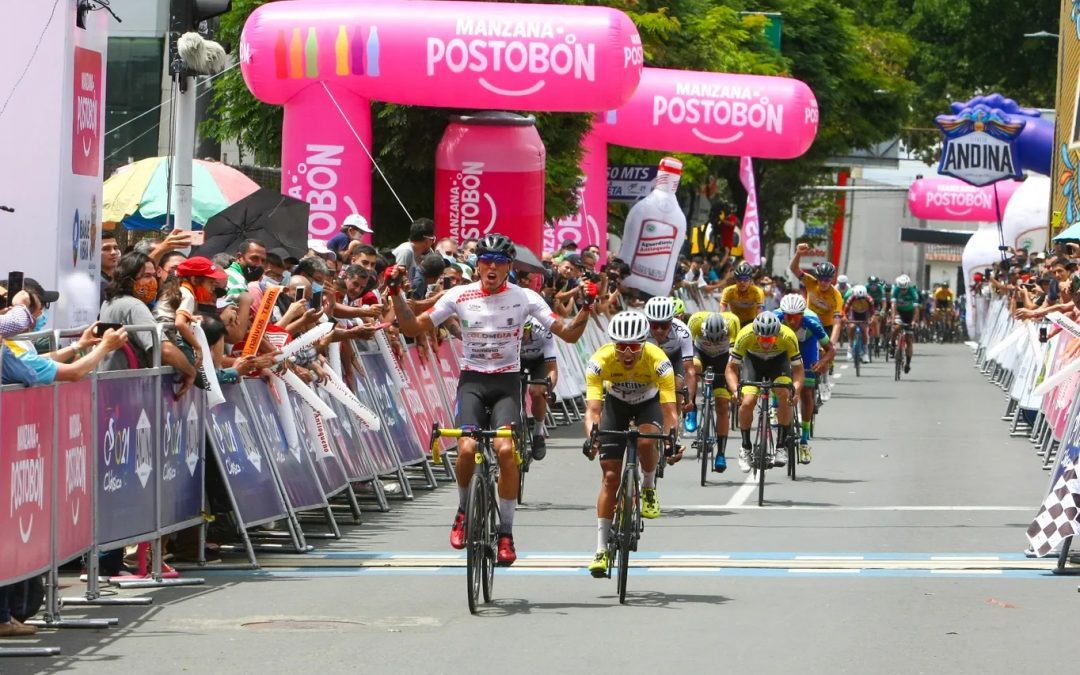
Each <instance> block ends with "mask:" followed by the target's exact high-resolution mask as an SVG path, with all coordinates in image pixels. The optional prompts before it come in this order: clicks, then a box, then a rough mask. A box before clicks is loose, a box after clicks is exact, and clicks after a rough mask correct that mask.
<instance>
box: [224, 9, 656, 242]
mask: <svg viewBox="0 0 1080 675" xmlns="http://www.w3.org/2000/svg"><path fill="white" fill-rule="evenodd" d="M240 63H241V70H242V72H243V75H244V80H245V82H247V85H248V87H249V88H250V89H251V91H252V93H253V94H254V95H255V96H256V97H257V98H259V99H260V100H262V101H265V102H267V103H275V104H279V105H283V106H284V107H285V122H284V128H283V140H282V157H281V161H282V191H283V192H287V193H289V194H292V195H294V196H297V197H300V198H303V199H306V200H307V201H308V202H309V203H310V204H311V216H310V218H309V221H308V226H309V232H310V234H311V236H312V237H316V238H327V237H329V236H330V235H332V234H333V233H334V232H335V231H336V230H337V229H338V223H340V222H341V221H342V220H343V219H344V218H345V216H347V215H348V214H350V213H361V214H363V215H364V216H367V217H370V215H371V160H370V158H369V157H368V156H367V153H366V152H365V151H364V150H363V149H361V147H360V143H359V142H357V138H359V139H360V140H361V141H362V142H363V145H364V146H365V147H366V148H368V149H369V150H370V148H371V111H370V103H369V102H370V101H371V100H372V99H375V100H380V101H387V102H391V103H402V104H409V105H426V106H442V107H452V108H464V109H512V110H529V111H578V112H590V111H597V112H599V111H603V110H608V109H612V108H619V107H621V106H622V105H623V104H625V103H626V102H627V101H628V100H629V98H630V96H631V94H632V93H633V92H634V89H635V88H636V87H637V85H638V81H639V79H640V76H641V69H642V63H643V55H642V48H641V40H640V37H639V36H638V33H637V29H636V28H635V27H634V24H633V22H631V21H630V18H629V17H627V16H626V15H625V14H623V13H622V12H619V11H617V10H614V9H610V8H606V7H584V6H567V5H557V6H556V5H533V4H500V3H489V2H452V1H442V0H440V1H429V0H408V1H402V0H392V1H391V0H371V1H370V2H363V3H358V2H352V1H350V0H305V1H304V2H274V3H268V4H265V5H263V6H261V7H259V8H258V9H256V10H255V11H254V12H252V14H251V16H250V17H249V18H248V21H247V23H246V24H245V26H244V31H243V34H242V35H241V42H240ZM375 225H376V226H379V225H380V224H378V223H376V224H375Z"/></svg>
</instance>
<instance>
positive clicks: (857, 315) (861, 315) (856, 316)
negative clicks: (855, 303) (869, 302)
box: [851, 310, 870, 323]
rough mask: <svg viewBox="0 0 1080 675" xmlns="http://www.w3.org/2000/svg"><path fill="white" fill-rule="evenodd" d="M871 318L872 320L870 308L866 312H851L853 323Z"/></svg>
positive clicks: (864, 321)
mask: <svg viewBox="0 0 1080 675" xmlns="http://www.w3.org/2000/svg"><path fill="white" fill-rule="evenodd" d="M869 320H870V312H869V310H867V311H865V312H856V311H854V310H853V311H852V312H851V321H852V322H853V323H866V322H867V321H869Z"/></svg>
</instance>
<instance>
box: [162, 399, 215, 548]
mask: <svg viewBox="0 0 1080 675" xmlns="http://www.w3.org/2000/svg"><path fill="white" fill-rule="evenodd" d="M205 409H206V392H204V391H203V390H201V389H196V388H194V387H193V388H191V389H189V390H188V392H187V393H186V394H184V396H183V397H182V398H181V399H179V400H177V399H176V396H175V395H174V394H173V385H172V378H162V381H161V527H162V528H163V529H168V528H170V527H172V526H173V525H176V524H178V523H186V522H189V521H191V520H193V519H196V518H199V516H200V514H201V513H202V507H203V503H202V497H203V480H204V477H205V471H206V463H205V461H204V458H205V450H204V446H205V443H206V433H205V428H206V427H205V425H204V422H205V420H204V416H205V414H206V413H205V412H204V411H205Z"/></svg>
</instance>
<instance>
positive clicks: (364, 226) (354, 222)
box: [341, 213, 375, 234]
mask: <svg viewBox="0 0 1080 675" xmlns="http://www.w3.org/2000/svg"><path fill="white" fill-rule="evenodd" d="M346 227H355V228H357V229H358V230H360V231H361V232H364V233H365V234H373V233H374V232H375V230H373V229H371V226H370V225H368V222H367V218H365V217H363V216H362V215H360V214H359V213H350V214H349V215H348V216H346V218H345V222H344V223H342V224H341V229H343V230H344V229H345V228H346Z"/></svg>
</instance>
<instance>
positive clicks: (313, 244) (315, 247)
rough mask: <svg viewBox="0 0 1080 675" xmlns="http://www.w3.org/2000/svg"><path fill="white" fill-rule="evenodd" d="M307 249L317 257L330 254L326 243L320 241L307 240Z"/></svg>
mask: <svg viewBox="0 0 1080 675" xmlns="http://www.w3.org/2000/svg"><path fill="white" fill-rule="evenodd" d="M307 247H308V248H309V249H311V250H312V251H315V252H316V253H318V254H319V255H326V254H327V253H330V249H329V248H327V247H326V242H325V241H323V240H321V239H308V242H307Z"/></svg>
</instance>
